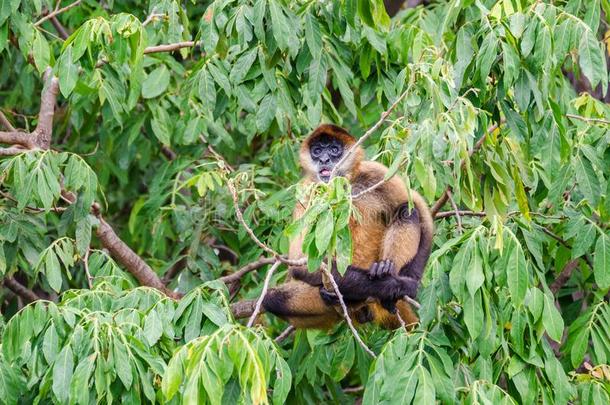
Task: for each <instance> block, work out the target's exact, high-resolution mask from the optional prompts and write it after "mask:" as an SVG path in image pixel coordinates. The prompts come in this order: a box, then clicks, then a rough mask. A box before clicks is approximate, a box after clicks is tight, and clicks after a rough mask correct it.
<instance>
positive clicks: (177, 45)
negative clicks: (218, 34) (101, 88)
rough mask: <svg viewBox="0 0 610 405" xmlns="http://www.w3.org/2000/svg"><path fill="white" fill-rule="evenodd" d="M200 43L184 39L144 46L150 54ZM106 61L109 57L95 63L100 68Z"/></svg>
mask: <svg viewBox="0 0 610 405" xmlns="http://www.w3.org/2000/svg"><path fill="white" fill-rule="evenodd" d="M200 43H201V42H195V41H183V42H176V43H173V44H164V45H154V46H149V47H146V48H144V54H145V55H148V54H151V53H160V52H173V51H177V50H179V49H182V48H192V47H195V46H198V45H199V44H200ZM106 63H108V60H107V59H100V60H99V61H98V62H97V63H96V64H95V67H96V68H100V67H102V66H104V65H105V64H106Z"/></svg>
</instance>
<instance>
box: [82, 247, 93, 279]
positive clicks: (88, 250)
mask: <svg viewBox="0 0 610 405" xmlns="http://www.w3.org/2000/svg"><path fill="white" fill-rule="evenodd" d="M89 253H91V249H89V248H87V252H86V253H85V257H83V266H84V267H85V275H86V276H87V285H88V286H89V289H92V288H93V277H91V273H90V272H89Z"/></svg>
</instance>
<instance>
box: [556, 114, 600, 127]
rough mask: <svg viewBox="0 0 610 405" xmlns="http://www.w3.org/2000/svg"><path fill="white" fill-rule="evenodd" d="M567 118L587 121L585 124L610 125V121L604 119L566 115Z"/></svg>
mask: <svg viewBox="0 0 610 405" xmlns="http://www.w3.org/2000/svg"><path fill="white" fill-rule="evenodd" d="M566 117H568V118H574V119H576V120H580V121H585V122H589V123H594V124H605V125H610V121H608V120H605V119H603V118H590V117H583V116H582V115H576V114H566Z"/></svg>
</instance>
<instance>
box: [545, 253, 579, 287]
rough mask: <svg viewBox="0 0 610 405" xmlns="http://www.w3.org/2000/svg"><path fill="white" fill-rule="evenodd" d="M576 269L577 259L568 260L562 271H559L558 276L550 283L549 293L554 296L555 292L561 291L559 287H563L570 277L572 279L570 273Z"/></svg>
mask: <svg viewBox="0 0 610 405" xmlns="http://www.w3.org/2000/svg"><path fill="white" fill-rule="evenodd" d="M577 268H578V259H574V260H570V261H569V262H568V263H567V264H566V265H565V266H564V267H563V270H562V271H561V273H559V275H558V276H557V278H556V279H555V281H553V282H552V283H551V285H550V286H549V289H550V290H551V292H552V293H553V295H556V294H557V292H558V291H559V290H561V287H563V286H564V285H565V283H567V282H568V280H569V279H570V277H572V273H573V272H574V270H575V269H577Z"/></svg>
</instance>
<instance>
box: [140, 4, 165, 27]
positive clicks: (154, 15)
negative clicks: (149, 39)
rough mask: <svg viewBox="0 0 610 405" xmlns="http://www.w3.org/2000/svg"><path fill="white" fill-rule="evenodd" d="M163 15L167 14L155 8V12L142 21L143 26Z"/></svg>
mask: <svg viewBox="0 0 610 405" xmlns="http://www.w3.org/2000/svg"><path fill="white" fill-rule="evenodd" d="M163 17H165V14H160V13H155V9H154V8H153V12H152V13H151V14H150V15H149V16H148V17H146V19H145V20H144V21H143V22H142V26H143V27H146V26H147V25H148V24H150V23H151V22H153V21H155V20H157V19H160V18H163Z"/></svg>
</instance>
